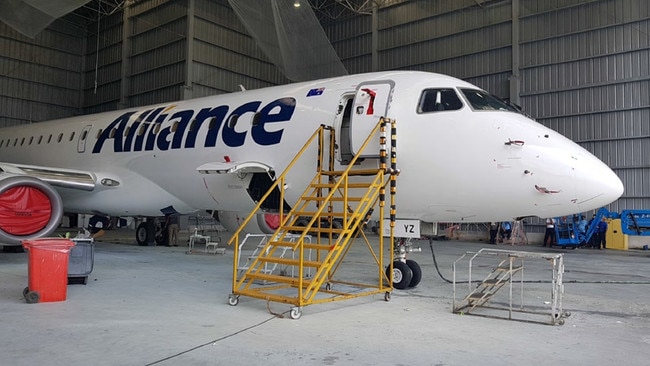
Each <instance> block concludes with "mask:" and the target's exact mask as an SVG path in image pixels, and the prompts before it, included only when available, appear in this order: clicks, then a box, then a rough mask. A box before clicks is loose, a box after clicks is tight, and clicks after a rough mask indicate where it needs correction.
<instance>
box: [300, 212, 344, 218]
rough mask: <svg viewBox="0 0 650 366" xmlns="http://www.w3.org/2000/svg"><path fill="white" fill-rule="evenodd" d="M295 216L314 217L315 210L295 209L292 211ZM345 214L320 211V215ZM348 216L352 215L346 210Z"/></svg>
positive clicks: (334, 215) (342, 214)
mask: <svg viewBox="0 0 650 366" xmlns="http://www.w3.org/2000/svg"><path fill="white" fill-rule="evenodd" d="M294 215H295V216H308V217H314V216H316V211H296V212H294ZM344 215H345V212H321V213H320V215H319V216H320V217H343V216H344ZM348 217H352V214H351V213H350V212H348Z"/></svg>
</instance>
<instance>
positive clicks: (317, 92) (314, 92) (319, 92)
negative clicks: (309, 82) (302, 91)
mask: <svg viewBox="0 0 650 366" xmlns="http://www.w3.org/2000/svg"><path fill="white" fill-rule="evenodd" d="M324 91H325V88H316V89H311V90H309V91H308V92H307V96H308V97H317V96H319V95H322V94H323V92H324Z"/></svg>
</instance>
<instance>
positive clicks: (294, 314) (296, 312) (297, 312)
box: [289, 307, 302, 320]
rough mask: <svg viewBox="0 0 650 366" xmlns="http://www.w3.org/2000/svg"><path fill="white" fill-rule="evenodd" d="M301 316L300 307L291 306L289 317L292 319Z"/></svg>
mask: <svg viewBox="0 0 650 366" xmlns="http://www.w3.org/2000/svg"><path fill="white" fill-rule="evenodd" d="M301 316H302V308H300V307H294V308H291V311H290V312H289V317H290V318H291V319H293V320H298V319H300V317H301Z"/></svg>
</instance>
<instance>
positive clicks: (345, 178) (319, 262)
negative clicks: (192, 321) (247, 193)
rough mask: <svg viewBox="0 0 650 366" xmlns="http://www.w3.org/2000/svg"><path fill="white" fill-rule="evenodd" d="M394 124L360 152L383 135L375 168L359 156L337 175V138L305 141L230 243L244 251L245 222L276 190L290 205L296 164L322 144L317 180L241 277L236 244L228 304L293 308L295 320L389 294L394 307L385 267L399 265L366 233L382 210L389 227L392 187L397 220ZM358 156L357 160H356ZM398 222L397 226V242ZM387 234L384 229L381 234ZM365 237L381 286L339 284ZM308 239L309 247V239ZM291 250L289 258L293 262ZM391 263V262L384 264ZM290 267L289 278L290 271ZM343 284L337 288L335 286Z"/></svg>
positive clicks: (317, 136) (330, 134) (322, 134)
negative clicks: (309, 309) (244, 300)
mask: <svg viewBox="0 0 650 366" xmlns="http://www.w3.org/2000/svg"><path fill="white" fill-rule="evenodd" d="M394 124H395V122H394V121H391V120H387V119H384V118H382V119H380V121H379V122H378V123H377V125H376V126H375V128H374V129H373V130H372V132H371V133H370V135H369V136H368V138H367V139H366V141H365V142H364V144H363V145H362V147H361V149H360V152H362V151H363V150H364V149H365V148H366V147H367V146H368V145H369V144H370V141H371V140H372V138H373V136H375V135H376V134H377V132H379V135H380V141H379V142H380V144H379V146H380V151H379V157H380V162H379V164H378V167H377V168H374V169H368V168H363V169H361V168H358V167H356V166H355V163H356V160H357V157H356V156H355V158H354V159H352V161H351V162H350V163H349V165H348V166H347V169H345V170H334V144H335V141H334V131H333V130H332V128H331V127H328V126H321V127H320V128H319V129H318V130H317V131H316V132H314V134H313V135H312V137H311V138H310V139H309V140H308V141H307V143H306V144H305V146H304V147H303V149H302V150H301V151H300V152H299V153H298V154H297V155H296V157H295V158H294V160H293V161H292V162H291V163H290V164H289V166H288V167H287V169H286V170H285V171H284V172H283V173H282V174H281V175H280V176H279V177H278V179H276V181H275V182H274V185H273V186H271V188H270V189H269V192H267V194H266V195H265V196H264V197H262V199H261V200H260V202H259V203H258V207H256V208H255V209H254V210H253V212H252V213H251V214H250V215H249V216H248V217H247V218H246V220H244V221H243V223H242V225H241V227H240V228H239V229H238V230H237V231H236V232H235V233H234V234H233V236H232V238H231V239H230V241H229V242H228V244H233V243H235V244H238V243H239V236H240V234H241V232H242V229H243V228H244V227H245V225H246V224H247V222H248V221H249V220H250V219H251V218H252V217H253V216H254V215H255V214H256V213H258V212H259V211H258V210H259V208H260V207H261V206H262V204H263V202H264V200H265V199H266V198H267V197H268V196H269V195H270V192H271V191H272V190H273V189H275V188H276V187H277V188H278V189H279V190H280V200H279V202H284V197H283V196H284V192H283V189H282V187H284V186H285V182H284V180H285V176H286V173H287V172H288V171H290V169H291V168H292V167H293V165H294V163H295V162H296V161H298V159H300V158H301V156H302V155H303V154H304V152H305V151H306V150H308V147H309V146H310V145H311V144H313V143H318V160H317V164H316V166H317V167H316V174H315V176H314V178H313V179H312V180H311V182H310V184H309V185H308V186H307V188H306V189H305V191H304V192H303V194H302V195H301V198H300V199H299V200H298V201H297V202H296V203H295V204H294V205H293V208H292V209H291V211H290V212H288V213H284V212H283V207H282V206H283V205H280V207H278V212H279V213H280V217H281V225H280V227H279V228H278V229H277V230H276V231H275V233H274V234H272V235H271V236H270V237H269V238H268V240H267V241H266V244H265V245H264V247H263V248H260V249H259V250H258V251H257V254H256V256H254V257H253V258H252V259H251V260H250V261H249V265H248V266H247V268H245V269H244V270H242V269H241V268H240V269H239V270H238V268H237V263H238V261H239V256H240V255H241V253H239V247H240V246H239V245H235V250H234V256H235V258H234V265H233V288H232V294H231V295H230V296H229V301H228V302H229V304H230V305H233V306H234V305H237V304H238V301H239V296H240V295H244V296H249V297H253V298H258V299H264V300H267V301H274V302H280V303H286V304H291V305H294V307H293V308H292V309H291V311H290V316H291V318H294V319H297V318H299V317H300V316H301V314H302V307H303V306H307V305H311V304H314V303H323V302H330V301H337V300H343V299H349V298H356V297H360V296H367V295H372V294H377V293H384V295H385V296H384V299H385V300H386V301H388V300H390V293H391V291H392V279H388V278H387V277H386V274H385V271H384V267H385V266H386V265H388V264H390V263H392V261H393V252H392V250H384V247H383V245H384V243H383V240H384V238H383V237H382V236H380V237H379V246H378V248H374V247H373V246H372V245H371V244H370V242H369V241H368V238H367V237H366V236H365V234H364V233H363V226H364V224H365V222H366V221H367V220H368V219H369V217H370V215H371V213H372V212H373V210H374V207H375V206H377V205H379V216H380V225H381V224H383V221H384V220H383V218H384V211H385V210H384V206H385V200H386V195H385V188H386V186H387V185H388V183H389V182H390V193H391V194H390V198H391V210H390V212H391V218H392V219H394V216H395V215H394V211H395V210H394V207H395V205H394V198H395V191H396V190H395V182H396V177H397V173H398V172H397V169H396V167H395V163H396V156H395V149H394V148H392V149H391V168H388V164H387V156H388V152H387V149H386V145H387V144H386V127H387V126H390V127H391V130H392V131H395V126H394ZM395 138H396V137H395V133H394V132H393V134H392V135H391V146H396V141H395ZM357 156H359V154H357ZM393 227H394V220H392V221H391V238H390V240H391V242H392V240H393V237H392V228H393ZM382 230H383V229H382ZM359 235H361V236H362V237H363V239H364V240H365V243H366V246H367V248H368V251H369V253H370V254H371V257H372V259H373V261H374V264H375V265H376V269H373V273H374V275H373V276H374V277H375V278H376V282H373V283H357V282H356V281H349V280H348V281H340V280H337V279H336V278H335V274H336V272H337V270H338V269H339V268H340V266H341V265H342V264H343V263H344V258H345V256H346V255H347V253H348V251H349V250H350V248H351V246H352V243H353V242H354V241H355V239H356V238H357V237H358V236H359ZM306 239H308V240H306ZM287 250H290V251H291V253H292V254H291V255H287V254H286V253H287ZM384 256H387V257H388V258H384ZM276 265H277V266H282V267H283V268H285V270H283V271H281V272H280V273H269V271H267V270H266V269H267V268H269V266H276ZM287 268H290V269H291V271H289V270H287ZM335 285H337V286H338V285H340V286H338V287H340V288H336V289H334V288H333V286H335Z"/></svg>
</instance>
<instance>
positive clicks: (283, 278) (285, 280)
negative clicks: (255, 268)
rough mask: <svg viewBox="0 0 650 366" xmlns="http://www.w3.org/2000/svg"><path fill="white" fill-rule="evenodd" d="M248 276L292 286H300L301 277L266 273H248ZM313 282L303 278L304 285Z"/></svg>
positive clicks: (252, 278)
mask: <svg viewBox="0 0 650 366" xmlns="http://www.w3.org/2000/svg"><path fill="white" fill-rule="evenodd" d="M246 278H248V279H251V280H261V281H268V282H279V283H286V284H289V285H292V286H298V284H299V281H300V279H299V278H295V277H287V276H280V275H273V274H264V273H248V274H247V275H246ZM309 284H311V280H308V279H303V280H302V285H303V287H307V286H309Z"/></svg>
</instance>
